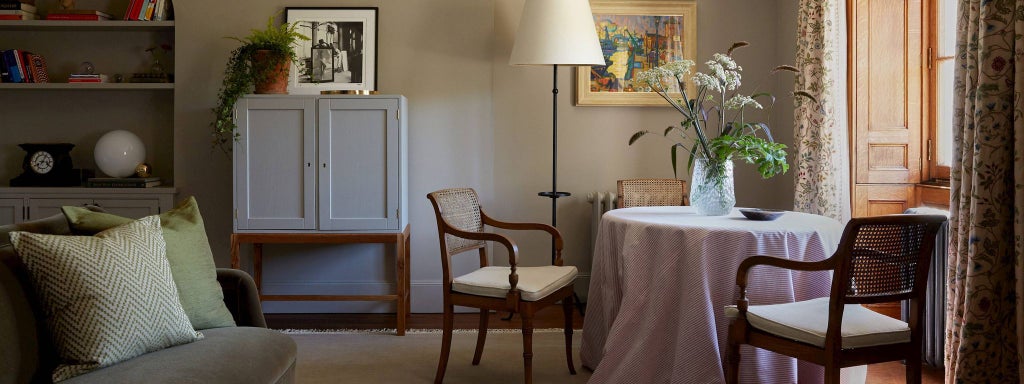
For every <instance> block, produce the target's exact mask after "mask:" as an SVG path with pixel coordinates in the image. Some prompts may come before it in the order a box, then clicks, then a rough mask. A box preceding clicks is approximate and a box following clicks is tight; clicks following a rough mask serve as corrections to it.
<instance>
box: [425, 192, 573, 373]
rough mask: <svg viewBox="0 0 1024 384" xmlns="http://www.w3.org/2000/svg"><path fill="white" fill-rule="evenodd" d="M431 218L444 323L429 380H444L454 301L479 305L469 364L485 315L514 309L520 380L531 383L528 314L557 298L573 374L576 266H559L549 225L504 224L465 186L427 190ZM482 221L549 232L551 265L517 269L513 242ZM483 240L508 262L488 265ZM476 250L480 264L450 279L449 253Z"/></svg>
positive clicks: (476, 358) (483, 333)
mask: <svg viewBox="0 0 1024 384" xmlns="http://www.w3.org/2000/svg"><path fill="white" fill-rule="evenodd" d="M427 199H429V200H430V203H431V204H432V205H433V206H434V213H435V214H436V216H437V233H438V236H439V240H440V243H441V267H442V269H443V272H444V277H443V279H444V281H443V288H442V289H443V291H444V325H443V336H442V343H441V358H440V360H439V362H438V365H437V374H436V375H435V376H434V382H435V383H441V382H443V381H444V373H445V369H446V368H447V366H448V354H449V352H450V351H451V344H452V326H453V319H454V307H455V306H456V305H459V306H464V307H473V308H479V309H480V327H479V332H478V333H477V342H476V352H475V353H474V354H473V365H478V364H479V363H480V356H481V354H482V353H483V349H484V341H485V339H486V338H487V318H488V315H489V312H490V311H491V310H495V311H507V312H513V313H519V314H520V316H521V317H522V320H523V365H524V369H525V382H526V383H527V384H529V383H532V382H533V366H532V364H533V363H532V361H533V315H534V314H535V313H536V312H537V311H539V310H540V309H542V308H544V307H547V306H549V305H552V304H555V303H556V302H558V301H559V300H561V301H562V312H563V313H564V315H565V359H566V363H567V364H568V366H569V373H570V374H573V375H575V374H576V368H575V367H574V366H573V362H572V306H573V282H574V281H575V279H576V274H577V271H576V267H572V266H562V235H561V234H560V233H559V232H558V230H557V229H555V228H554V227H552V226H550V225H546V224H540V223H507V222H502V221H498V220H495V219H493V218H491V217H490V216H487V214H486V213H484V211H483V209H481V208H480V202H479V199H478V198H477V195H476V191H474V190H472V189H470V188H451V189H442V190H439V191H434V192H431V193H429V194H427ZM484 225H490V226H492V227H496V228H502V229H510V230H540V231H545V232H548V233H550V234H551V237H552V239H553V241H554V244H555V260H554V263H553V265H549V266H542V267H522V266H519V265H518V262H519V248H518V247H517V246H516V243H515V242H514V241H513V240H512V239H510V238H508V237H506V236H504V235H501V234H496V233H489V232H484V231H483V230H484ZM486 241H493V242H497V243H500V244H502V245H504V246H505V248H507V249H508V256H509V260H508V263H509V266H508V267H500V266H489V265H488V264H489V262H488V257H487V248H486V247H485V246H484V245H485V242H486ZM472 250H477V251H478V255H479V258H480V268H479V269H477V270H475V271H473V272H470V273H468V274H465V275H462V276H458V277H453V276H452V269H451V259H452V256H454V255H457V254H460V253H464V252H466V251H472Z"/></svg>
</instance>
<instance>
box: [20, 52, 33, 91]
mask: <svg viewBox="0 0 1024 384" xmlns="http://www.w3.org/2000/svg"><path fill="white" fill-rule="evenodd" d="M16 54H17V55H18V57H19V58H21V73H23V74H24V76H25V82H26V83H34V82H35V79H33V78H32V64H30V63H29V61H28V57H29V55H31V54H32V52H27V51H18V52H16Z"/></svg>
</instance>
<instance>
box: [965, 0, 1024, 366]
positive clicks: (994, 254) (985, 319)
mask: <svg viewBox="0 0 1024 384" xmlns="http://www.w3.org/2000/svg"><path fill="white" fill-rule="evenodd" d="M957 30H958V32H957V55H956V69H955V77H956V80H955V81H956V83H955V86H954V89H955V90H956V94H955V96H954V99H953V100H954V103H955V108H954V120H953V124H954V125H953V127H954V129H953V142H954V143H955V145H956V149H955V150H954V155H953V167H952V169H951V179H952V180H951V187H952V190H951V199H952V201H951V203H950V208H951V220H950V241H949V245H950V255H949V267H948V268H949V270H948V274H947V276H948V284H947V286H948V288H947V289H948V291H947V296H948V303H947V306H948V308H947V319H946V382H947V383H954V382H955V383H1018V382H1020V379H1021V378H1022V377H1024V375H1022V374H1021V369H1022V368H1024V365H1022V364H1021V357H1022V356H1024V349H1022V348H1024V324H1022V320H1024V315H1022V310H1024V305H1022V304H1024V302H1022V300H1024V265H1022V260H1021V258H1022V257H1024V238H1022V237H1024V106H1022V99H1021V97H1022V92H1024V63H1022V60H1024V58H1022V56H1021V55H1022V53H1021V52H1022V50H1024V38H1022V36H1024V0H963V1H962V2H961V3H960V13H959V20H958V23H957ZM1018 66H1019V67H1018Z"/></svg>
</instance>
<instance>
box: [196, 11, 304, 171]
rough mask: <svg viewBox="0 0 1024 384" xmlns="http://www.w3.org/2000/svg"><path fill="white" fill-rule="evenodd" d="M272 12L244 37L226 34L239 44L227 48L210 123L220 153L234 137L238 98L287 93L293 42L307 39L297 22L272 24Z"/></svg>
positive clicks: (294, 55)
mask: <svg viewBox="0 0 1024 384" xmlns="http://www.w3.org/2000/svg"><path fill="white" fill-rule="evenodd" d="M275 16H276V15H275ZM275 16H270V18H269V19H267V28H266V29H263V30H259V29H253V30H252V31H251V33H250V34H249V36H247V37H244V38H237V37H229V39H233V40H237V41H238V42H240V43H242V45H241V46H240V47H238V48H235V50H234V51H231V56H230V57H229V58H228V62H227V66H226V67H225V68H224V81H223V83H221V87H220V91H218V92H217V107H216V108H214V109H213V113H214V116H215V118H214V121H213V123H212V124H211V125H212V126H213V145H214V146H215V147H217V148H220V149H221V150H222V151H224V153H230V152H231V146H232V144H233V143H234V141H235V139H236V138H237V137H238V133H237V132H236V131H235V130H236V128H237V126H236V125H235V117H234V107H235V103H236V102H238V99H239V98H240V97H242V96H244V95H246V94H248V93H260V94H262V93H287V87H288V69H289V67H290V66H291V63H292V62H293V61H296V60H298V56H297V55H296V53H295V45H296V43H298V41H299V40H309V38H308V37H306V36H305V35H302V34H300V33H298V32H296V31H295V30H296V28H297V27H298V24H297V23H293V24H288V23H284V24H281V25H280V26H277V27H275V26H274V17H275Z"/></svg>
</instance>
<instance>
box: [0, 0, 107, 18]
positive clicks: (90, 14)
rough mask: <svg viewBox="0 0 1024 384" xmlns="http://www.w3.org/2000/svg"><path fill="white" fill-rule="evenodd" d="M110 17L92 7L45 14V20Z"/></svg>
mask: <svg viewBox="0 0 1024 384" xmlns="http://www.w3.org/2000/svg"><path fill="white" fill-rule="evenodd" d="M0 1H3V0H0ZM112 18H114V17H113V16H111V15H110V14H109V13H106V12H101V11H96V10H92V9H65V10H62V11H60V12H54V13H50V14H47V15H46V20H110V19H112Z"/></svg>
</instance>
